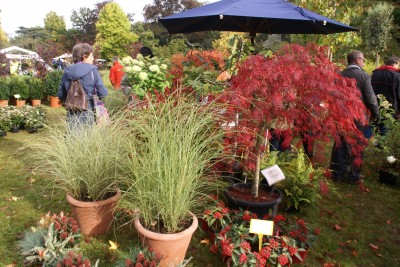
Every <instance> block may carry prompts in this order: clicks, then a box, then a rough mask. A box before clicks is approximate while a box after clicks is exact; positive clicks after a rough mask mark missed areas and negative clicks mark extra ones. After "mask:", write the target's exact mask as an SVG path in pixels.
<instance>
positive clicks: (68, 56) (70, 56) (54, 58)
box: [52, 53, 72, 60]
mask: <svg viewBox="0 0 400 267" xmlns="http://www.w3.org/2000/svg"><path fill="white" fill-rule="evenodd" d="M66 58H72V54H69V53H64V54H62V55H61V56H58V57H53V58H52V59H53V60H57V59H66Z"/></svg>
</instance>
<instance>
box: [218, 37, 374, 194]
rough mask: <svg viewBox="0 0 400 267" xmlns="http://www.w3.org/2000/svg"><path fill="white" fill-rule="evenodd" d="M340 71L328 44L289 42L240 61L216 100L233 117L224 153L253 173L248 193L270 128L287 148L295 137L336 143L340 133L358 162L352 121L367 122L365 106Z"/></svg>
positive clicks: (357, 141) (256, 184)
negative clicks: (271, 52)
mask: <svg viewBox="0 0 400 267" xmlns="http://www.w3.org/2000/svg"><path fill="white" fill-rule="evenodd" d="M339 72H340V69H339V68H338V67H337V66H336V65H335V64H333V63H332V62H331V61H329V59H328V57H327V48H326V47H318V46H317V45H315V44H309V45H307V46H301V45H297V44H288V45H285V46H284V47H283V48H282V49H281V50H279V51H278V52H276V53H275V54H274V55H273V56H271V57H264V56H262V55H252V56H249V57H248V58H247V59H246V60H245V61H244V62H243V63H240V64H239V67H238V72H237V75H235V76H233V77H232V79H231V86H229V87H228V88H226V89H225V90H224V92H223V93H222V96H221V97H220V98H219V99H220V101H222V102H223V103H226V106H227V109H226V112H225V113H224V115H225V116H226V121H227V122H235V123H234V124H232V125H231V127H227V128H226V136H225V137H226V138H225V150H226V151H225V152H226V153H229V154H230V155H236V157H237V160H238V162H240V164H241V165H242V166H243V167H244V168H245V170H246V172H247V173H248V174H250V176H251V178H253V181H254V182H253V188H252V195H253V196H255V197H257V196H258V188H259V181H260V178H259V175H260V161H261V156H262V155H263V154H264V153H265V148H266V147H267V141H268V139H269V138H270V137H271V136H270V135H271V130H272V129H273V131H274V133H275V134H282V138H283V146H286V147H288V146H289V144H290V142H291V141H292V140H293V139H294V137H296V136H302V139H303V140H305V141H308V143H310V142H311V141H314V140H320V141H321V143H326V142H331V140H332V139H334V140H335V141H336V143H338V144H339V143H340V137H341V136H344V138H345V140H346V142H347V143H348V144H350V145H351V146H352V154H353V155H352V156H353V157H354V158H358V163H360V164H361V162H362V160H361V157H360V153H359V152H360V151H362V149H363V147H364V144H366V140H365V138H363V136H362V134H361V132H360V131H358V130H357V128H356V125H355V124H354V121H355V120H357V121H360V122H361V123H363V124H366V123H367V120H366V116H365V114H367V110H366V108H365V105H364V104H363V102H362V96H361V93H360V91H359V90H358V89H357V87H356V82H355V80H354V79H349V78H344V77H341V76H340V74H339ZM360 140H361V142H360ZM363 141H365V142H363ZM300 143H301V140H299V144H300ZM266 156H268V155H266Z"/></svg>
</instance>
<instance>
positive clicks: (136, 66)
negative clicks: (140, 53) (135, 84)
mask: <svg viewBox="0 0 400 267" xmlns="http://www.w3.org/2000/svg"><path fill="white" fill-rule="evenodd" d="M132 71H133V72H135V73H136V72H141V71H142V68H141V67H140V66H138V65H134V66H132Z"/></svg>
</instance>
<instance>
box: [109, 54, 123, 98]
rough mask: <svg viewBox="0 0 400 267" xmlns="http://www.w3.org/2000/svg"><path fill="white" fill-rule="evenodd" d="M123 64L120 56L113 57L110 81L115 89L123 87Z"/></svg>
mask: <svg viewBox="0 0 400 267" xmlns="http://www.w3.org/2000/svg"><path fill="white" fill-rule="evenodd" d="M122 68H123V66H122V65H121V64H120V63H119V61H118V57H117V56H115V57H114V58H113V66H112V67H111V69H110V75H109V78H110V81H111V84H112V85H113V87H114V89H116V90H120V89H121V81H122V77H123V76H124V71H123V70H122Z"/></svg>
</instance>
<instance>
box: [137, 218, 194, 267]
mask: <svg viewBox="0 0 400 267" xmlns="http://www.w3.org/2000/svg"><path fill="white" fill-rule="evenodd" d="M190 214H191V216H192V220H193V222H192V225H191V226H190V227H189V228H188V229H186V230H184V231H182V232H179V233H175V234H159V233H155V232H151V231H149V230H147V229H145V228H144V227H143V226H142V224H141V223H140V220H139V219H135V220H134V226H135V228H136V231H137V232H138V234H139V238H140V242H141V243H142V245H143V246H144V247H147V248H149V249H153V250H154V251H155V252H158V253H160V254H161V255H162V256H163V258H162V260H161V262H160V265H159V266H160V267H174V266H178V265H179V264H180V263H181V262H182V261H183V260H184V259H185V255H186V251H187V249H188V247H189V243H190V240H191V239H192V236H193V233H194V232H195V231H196V229H197V226H198V224H199V223H198V221H197V218H196V216H194V215H193V214H192V213H190Z"/></svg>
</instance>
